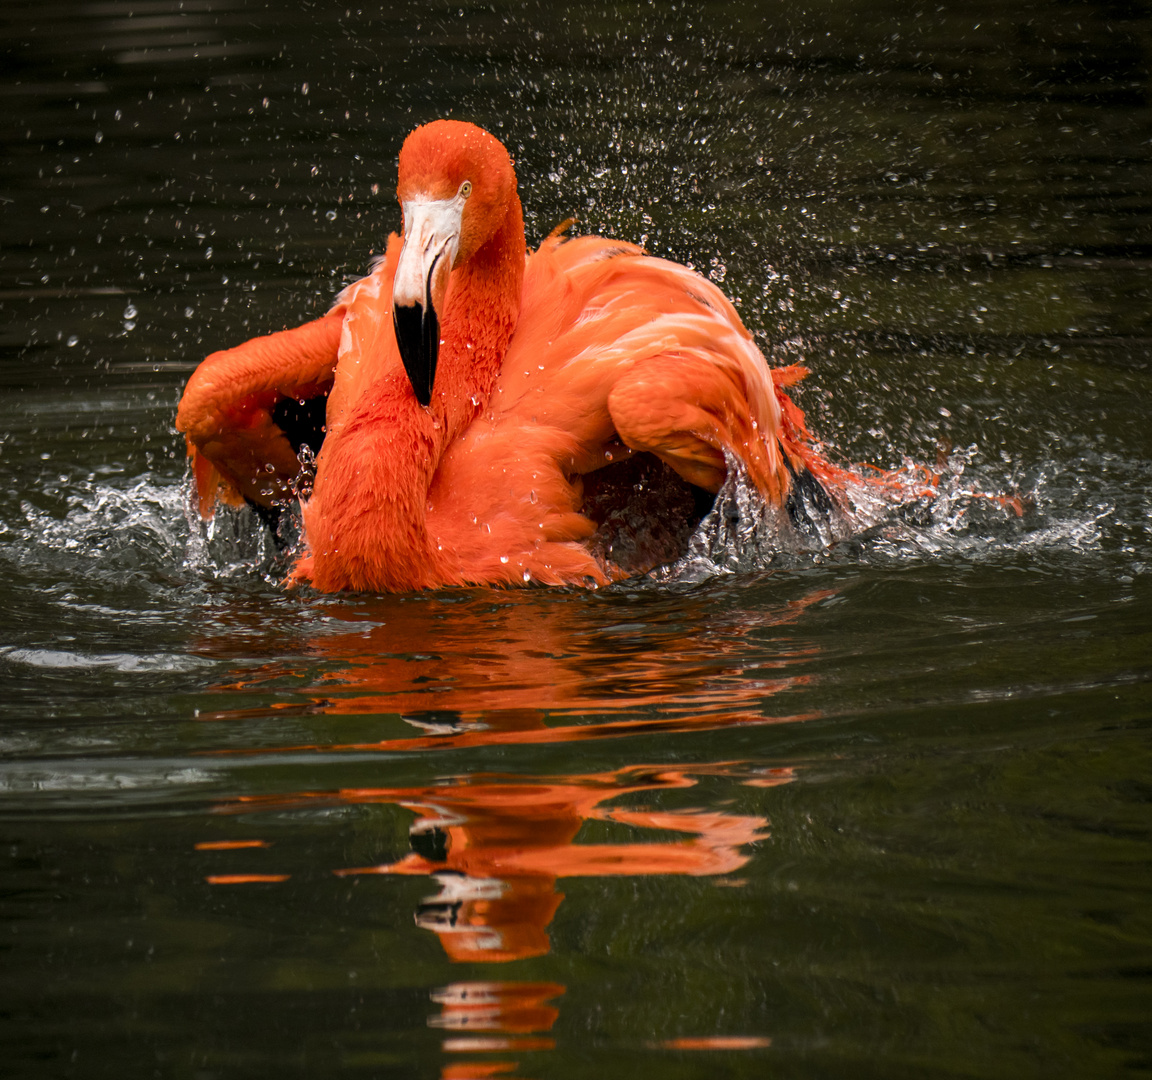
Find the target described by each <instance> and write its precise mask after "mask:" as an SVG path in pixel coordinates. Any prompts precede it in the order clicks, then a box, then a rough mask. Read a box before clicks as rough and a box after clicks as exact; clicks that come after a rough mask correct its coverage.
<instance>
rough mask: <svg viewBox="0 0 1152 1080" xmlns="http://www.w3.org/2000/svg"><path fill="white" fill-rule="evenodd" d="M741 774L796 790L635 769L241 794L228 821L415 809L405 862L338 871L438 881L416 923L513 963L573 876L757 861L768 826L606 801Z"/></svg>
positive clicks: (710, 771)
mask: <svg viewBox="0 0 1152 1080" xmlns="http://www.w3.org/2000/svg"><path fill="white" fill-rule="evenodd" d="M705 775H720V776H731V777H733V778H735V779H738V780H741V781H742V782H744V783H753V784H755V785H756V786H767V785H775V784H783V783H787V782H788V781H789V780H791V779H792V771H791V770H790V769H763V768H761V769H755V768H752V767H749V766H747V765H739V764H718V765H710V766H709V765H705V766H692V767H689V768H687V769H681V768H667V767H653V766H645V765H636V766H630V767H627V768H623V769H618V770H615V771H613V772H604V773H591V774H587V775H573V776H565V777H527V778H525V777H514V776H508V777H504V776H493V775H487V776H486V775H477V776H473V777H467V778H463V779H458V780H455V781H452V782H448V783H443V784H434V785H429V786H424V787H409V788H350V789H344V790H341V791H338V792H302V793H299V794H294V795H287V796H241V797H240V798H239V799H237V800H236V801H235V802H233V803H229V804H226V805H224V806H221V807H220V808H219V809H220V810H221V811H222V812H226V813H227V812H231V813H238V812H245V811H251V810H262V809H273V808H275V809H283V808H285V807H291V806H301V805H307V804H317V803H328V804H334V803H353V804H367V803H392V804H395V805H400V806H404V807H406V808H408V809H410V810H413V811H415V813H416V814H417V820H416V821H415V823H414V824H413V825H412V827H411V829H410V836H411V838H412V847H413V851H412V852H411V853H410V854H409V855H407V856H406V857H404V858H403V859H401V860H399V861H398V862H395V863H386V864H382V865H378V866H365V867H354V868H351V869H340V870H337V871H335V872H336V873H337V874H339V875H341V876H346V875H353V874H406V875H418V876H427V877H431V878H433V879H434V880H435V881H436V883H437V885H438V887H439V892H438V893H437V894H436V895H435V896H431V897H429V898H427V899H426V900H425V901H424V902H423V903H422V904H421V905H420V908H419V910H418V911H417V915H416V922H417V925H419V926H422V927H424V928H425V929H428V930H432V931H433V932H435V933H436V934H437V936H438V937H439V938H440V941H441V944H442V945H443V947H444V950H445V952H446V953H447V954H448V956H449V957H451V959H453V960H456V961H470V962H488V963H491V962H505V961H509V960H521V959H525V958H527V957H531V956H539V955H541V954H543V953H546V952H547V951H548V948H549V940H548V925H549V923H551V921H552V917H553V915H554V914H555V912H556V909H557V907H558V906H559V904H560V901H561V900H562V899H563V894H561V893H560V892H558V891H557V889H556V883H557V881H558V879H560V878H563V877H610V876H611V877H614V876H620V875H649V874H686V875H692V876H704V875H713V874H728V873H731V872H733V871H735V870H738V869H740V868H741V867H742V866H744V865H745V863H747V861H748V859H749V855H748V854H747V852H746V851H745V850H744V849H745V848H746V846H747V845H749V844H752V843H754V842H756V841H758V840H761V839H763V838H764V837H765V836H766V835H767V833H766V832H765V829H766V826H767V824H768V823H767V821H766V820H765V819H764V818H762V817H754V816H750V815H744V814H735V813H730V812H728V811H724V810H716V809H710V810H650V809H635V808H631V809H628V808H622V807H609V806H604V805H602V804H603V803H605V802H607V801H609V800H611V799H616V798H619V797H621V796H626V795H632V794H635V793H638V792H644V791H652V792H655V791H667V790H671V789H677V788H689V787H692V786H693V785H695V784H696V782H697V780H696V778H697V777H701V776H705ZM588 821H604V822H615V823H617V824H620V825H624V826H627V827H630V828H633V829H654V830H660V831H661V832H676V833H681V834H684V839H677V840H659V841H651V842H631V843H596V844H589V843H577V842H576V838H577V833H578V832H579V831H580V829H581V827H582V826H583V825H584V823H585V822H588Z"/></svg>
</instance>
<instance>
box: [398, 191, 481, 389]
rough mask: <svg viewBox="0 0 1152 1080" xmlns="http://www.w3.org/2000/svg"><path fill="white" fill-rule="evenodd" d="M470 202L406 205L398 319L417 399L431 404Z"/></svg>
mask: <svg viewBox="0 0 1152 1080" xmlns="http://www.w3.org/2000/svg"><path fill="white" fill-rule="evenodd" d="M463 212H464V200H463V199H461V198H460V197H457V198H455V199H410V200H408V201H407V202H405V203H404V246H403V247H402V248H401V249H400V261H399V262H398V263H397V264H396V277H395V279H394V281H393V285H392V322H393V325H394V326H395V328H396V344H397V345H398V346H399V347H400V359H401V360H403V361H404V370H405V371H406V372H407V373H408V381H409V382H410V383H411V384H412V391H413V393H414V394H415V395H416V400H417V401H418V402H420V404H421V405H423V406H425V407H427V406H428V405H429V404H430V403H431V401H432V385H433V383H434V382H435V380H436V358H437V356H438V354H439V351H440V315H439V312H442V311H443V310H444V297H445V296H446V295H447V292H448V277H449V275H450V274H451V271H452V264H453V263H454V262H455V260H456V252H457V249H458V248H459V246H460V222H461V218H462V216H463Z"/></svg>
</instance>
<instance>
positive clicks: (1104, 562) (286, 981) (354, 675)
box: [0, 0, 1152, 1078]
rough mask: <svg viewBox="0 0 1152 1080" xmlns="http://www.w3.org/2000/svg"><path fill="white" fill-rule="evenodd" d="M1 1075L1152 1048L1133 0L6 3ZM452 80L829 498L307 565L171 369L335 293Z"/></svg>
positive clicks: (1127, 1056) (413, 1070) (467, 1073)
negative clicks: (316, 577) (734, 309)
mask: <svg viewBox="0 0 1152 1080" xmlns="http://www.w3.org/2000/svg"><path fill="white" fill-rule="evenodd" d="M0 25H2V26H3V33H2V36H0V48H2V50H3V55H4V68H3V74H2V75H0V100H2V101H3V103H4V106H5V107H4V109H3V110H2V112H0V138H2V140H3V143H4V149H5V151H6V153H5V156H4V159H3V163H2V164H0V170H2V175H3V184H2V186H0V309H2V311H3V319H2V320H0V379H2V384H3V387H4V391H3V394H2V396H0V566H2V568H3V573H2V575H0V609H2V610H3V611H4V613H5V623H4V630H3V633H2V634H0V679H2V680H3V688H4V693H3V695H2V698H3V702H2V704H0V841H2V843H0V854H2V855H3V862H2V863H0V867H2V869H0V888H2V893H0V895H2V900H0V911H2V915H0V942H2V944H3V948H4V950H5V959H4V963H3V964H2V965H0V1002H2V1008H0V1032H2V1035H0V1038H2V1043H3V1046H4V1048H5V1050H4V1056H5V1061H6V1065H7V1067H8V1069H9V1070H10V1071H11V1072H12V1073H13V1075H18V1076H28V1077H41V1076H43V1077H58V1076H78V1077H98V1076H124V1075H132V1076H136V1075H158V1076H175V1077H198V1078H207V1077H242V1076H267V1075H268V1074H269V1073H270V1072H272V1071H275V1072H277V1073H278V1074H281V1075H365V1076H405V1077H409V1076H426V1077H445V1078H448V1077H453V1078H463V1077H482V1076H498V1075H510V1076H537V1077H539V1076H557V1077H563V1076H574V1077H584V1076H588V1075H591V1074H593V1073H594V1072H595V1073H596V1074H597V1075H602V1076H605V1077H613V1076H620V1077H635V1076H660V1077H662V1078H663V1077H670V1076H677V1077H678V1076H684V1077H689V1076H692V1077H695V1076H709V1077H711V1076H745V1075H747V1076H761V1075H765V1074H768V1073H779V1074H781V1075H787V1076H841V1075H844V1074H846V1073H849V1074H852V1075H856V1076H872V1075H875V1076H885V1077H888V1076H909V1077H912V1076H923V1075H956V1076H989V1077H992V1076H1013V1077H1015V1076H1021V1075H1037V1074H1041V1073H1044V1074H1047V1075H1056V1076H1086V1075H1093V1076H1095V1075H1101V1076H1103V1075H1131V1074H1139V1073H1141V1072H1147V1071H1149V1070H1152V1040H1150V1039H1149V1035H1148V1030H1149V1029H1148V1024H1147V1018H1148V1016H1149V1014H1150V1013H1152V993H1150V992H1149V972H1150V971H1152V920H1150V917H1149V911H1150V910H1152V907H1150V905H1149V877H1148V865H1149V857H1150V853H1152V852H1150V847H1152V845H1150V829H1152V813H1150V810H1149V780H1148V778H1149V776H1150V775H1152V773H1150V764H1152V762H1150V757H1152V755H1150V752H1149V750H1150V742H1149V721H1150V719H1152V695H1150V693H1149V688H1148V686H1149V683H1148V680H1149V671H1150V665H1149V657H1150V656H1152V633H1150V630H1152V619H1150V614H1152V602H1150V601H1152V597H1150V589H1149V584H1148V582H1149V577H1148V568H1149V565H1150V563H1152V509H1150V507H1152V503H1150V501H1149V476H1150V475H1152V472H1150V469H1152V426H1150V424H1149V417H1150V415H1152V414H1150V411H1149V400H1150V397H1149V390H1150V385H1149V383H1150V379H1152V374H1150V365H1149V357H1150V355H1152V354H1150V342H1152V326H1150V312H1152V283H1150V276H1149V274H1150V266H1152V263H1150V262H1149V252H1150V251H1152V231H1150V217H1149V206H1152V200H1150V195H1152V156H1150V153H1149V145H1150V140H1152V123H1150V117H1152V113H1150V110H1149V103H1148V86H1149V83H1148V56H1149V41H1150V34H1152V22H1150V21H1149V19H1148V17H1147V16H1146V15H1145V14H1143V13H1139V12H1135V10H1133V11H1132V12H1130V11H1127V10H1125V9H1121V8H1116V7H1114V6H1109V5H1103V4H1099V5H1095V4H1079V3H1078V4H1072V3H1068V4H1063V3H1024V2H1018V3H1013V4H1009V5H1006V6H1005V5H990V4H981V3H957V4H950V5H945V7H944V8H943V9H941V10H939V11H937V10H928V9H924V10H921V11H914V10H909V9H907V7H906V6H905V5H896V4H892V5H876V4H871V3H870V4H863V3H861V4H854V3H847V4H845V3H836V4H832V3H828V4H821V3H813V4H810V5H808V6H807V7H806V8H805V9H804V10H800V11H792V10H785V9H784V8H781V7H778V6H771V7H769V6H765V5H757V4H751V3H748V4H744V3H727V4H723V5H720V4H714V5H696V6H691V5H688V6H682V7H681V6H672V5H668V6H664V5H659V6H642V5H604V4H599V5H598V4H592V5H584V6H583V7H581V9H580V10H579V12H576V11H575V10H573V11H571V12H568V13H564V12H562V11H557V12H555V13H552V14H549V13H547V12H545V11H541V10H537V9H536V8H534V7H531V6H528V5H523V4H519V3H502V2H499V3H495V4H487V5H467V6H463V7H461V6H460V5H458V4H455V5H444V4H433V5H428V4H419V5H417V4H398V5H393V6H391V7H388V8H387V9H384V10H381V9H377V8H370V9H363V10H361V9H358V8H355V7H348V6H346V5H343V4H340V5H337V4H329V3H322V2H318V3H312V4H307V5H267V4H266V5H259V6H257V5H251V4H246V3H238V2H233V0H195V2H194V0H183V2H181V0H150V2H148V3H146V4H136V5H132V4H121V3H113V2H103V0H101V2H90V3H58V2H54V0H49V2H40V3H35V4H33V3H24V2H19V0H18V2H10V3H9V4H8V5H6V7H5V9H4V11H3V13H2V14H0ZM440 115H453V116H456V117H459V118H463V119H470V120H474V121H476V122H478V123H481V124H483V125H484V126H486V127H488V128H489V129H490V130H492V131H494V132H495V133H497V134H498V135H499V136H500V137H501V138H502V139H504V140H505V141H506V143H507V144H508V146H509V147H510V149H511V150H512V152H513V155H514V157H515V159H516V162H517V168H518V171H519V175H520V182H521V189H522V196H523V199H524V202H525V209H526V220H527V227H528V231H529V240H530V242H536V241H538V240H539V239H540V238H542V237H543V236H544V235H546V234H547V233H548V232H549V231H550V230H551V229H552V228H553V227H554V225H556V224H557V223H558V222H559V221H561V220H563V219H564V218H566V217H569V216H571V215H573V214H575V215H576V216H577V217H578V218H579V223H578V225H577V229H578V230H587V231H597V232H605V233H611V234H614V235H618V236H621V237H623V238H627V239H633V240H639V241H641V242H643V243H645V244H646V245H647V246H648V247H649V249H650V250H652V251H653V252H654V253H657V254H660V255H665V256H670V257H673V258H676V259H678V260H680V261H684V262H689V263H691V264H692V265H694V266H695V267H697V268H698V269H700V270H701V271H702V272H704V273H707V274H708V275H709V276H710V277H712V278H713V279H714V280H716V281H717V282H718V283H719V284H720V285H721V287H723V288H724V289H725V290H726V291H727V292H728V293H729V295H731V296H732V297H733V298H734V300H735V301H736V302H737V303H738V305H739V307H740V310H741V312H742V315H743V316H744V318H745V320H746V322H747V324H748V326H749V327H750V329H752V330H753V332H754V333H755V334H756V335H757V337H758V340H759V341H760V343H761V346H762V347H763V349H764V350H765V352H766V353H767V354H768V355H769V356H770V357H771V358H772V360H773V362H777V363H785V362H795V361H797V360H803V361H804V362H805V363H806V364H807V365H808V366H809V367H810V368H811V369H812V375H811V376H810V378H809V379H808V380H807V382H806V383H805V384H804V385H803V386H802V387H800V388H799V389H798V392H797V399H798V401H799V402H800V404H801V405H802V407H803V408H805V409H806V410H807V412H808V415H809V421H810V424H811V426H812V427H813V428H814V429H815V430H816V431H817V432H818V433H819V434H820V435H821V436H822V437H823V439H824V440H825V441H826V443H827V445H828V451H829V453H830V454H831V455H832V456H834V457H836V459H837V460H840V461H843V462H851V461H864V462H874V463H876V464H879V465H882V466H887V467H892V466H898V465H899V464H900V463H901V461H902V460H903V459H904V458H905V457H908V458H911V459H913V460H919V461H925V462H928V463H929V464H933V465H934V464H935V463H936V462H937V460H938V459H939V460H945V459H949V458H950V460H951V463H952V464H951V470H952V475H953V476H954V477H955V479H954V480H953V481H952V483H953V486H954V487H955V488H956V489H958V490H959V489H965V490H975V491H979V492H984V493H992V494H1003V495H1011V496H1018V497H1019V498H1020V499H1021V505H1022V506H1023V508H1024V511H1025V512H1024V514H1023V516H1020V517H1017V516H1016V515H1015V514H1014V513H1011V512H1006V511H1005V510H1004V509H1003V508H1002V507H1001V506H1000V505H998V504H997V503H995V502H994V501H992V500H981V499H976V500H973V499H969V498H957V499H955V500H947V501H945V502H944V503H942V504H941V507H939V508H938V509H937V511H936V512H935V514H932V513H926V514H922V515H920V516H915V515H913V516H910V517H909V516H906V517H903V518H895V519H892V520H889V521H887V522H885V523H883V524H882V525H880V526H879V527H877V528H875V529H873V530H872V531H870V532H868V533H866V534H865V535H863V536H861V537H859V538H857V539H855V540H854V541H852V542H850V543H844V544H841V545H838V546H836V547H834V548H832V549H830V550H828V551H825V552H822V553H819V554H816V555H807V556H803V557H792V558H790V559H787V560H780V559H778V560H769V561H764V560H760V562H759V563H758V565H757V567H756V568H755V569H749V568H747V567H745V568H744V569H743V571H742V572H740V573H736V574H725V575H719V576H714V577H712V578H709V579H707V580H703V581H698V582H695V583H688V582H683V581H682V582H679V583H675V582H654V581H645V582H633V583H627V584H624V585H621V586H617V587H613V588H611V589H607V590H602V591H599V592H591V593H585V592H572V591H563V590H542V589H539V590H524V591H495V590H485V589H471V590H458V591H448V592H442V593H431V594H421V595H409V596H392V597H373V596H353V597H321V596H317V595H315V594H311V593H307V592H303V593H293V592H287V591H285V590H284V589H282V588H281V586H280V584H279V581H280V578H281V576H282V574H283V563H282V562H278V561H277V559H276V558H275V556H274V552H273V551H272V549H271V546H270V545H269V544H268V543H267V542H266V540H265V539H264V538H263V537H261V535H260V533H259V531H258V529H257V528H256V527H255V525H254V523H253V522H251V521H249V520H247V519H244V518H236V519H234V518H229V517H225V516H221V517H220V518H219V519H218V521H217V523H216V525H215V526H214V528H213V530H212V532H211V534H210V535H209V534H207V533H205V532H203V531H202V530H201V529H200V527H199V526H198V525H196V524H195V523H192V524H190V518H189V516H188V512H187V505H188V500H187V481H186V476H185V465H184V456H183V447H182V446H181V443H180V440H179V438H178V437H177V436H176V433H175V432H174V430H173V428H172V417H173V415H174V411H175V405H176V402H177V400H178V398H179V394H180V390H181V387H182V385H183V382H184V380H185V379H186V378H187V376H188V374H189V372H190V371H191V370H192V368H193V367H194V366H195V364H196V363H197V362H198V361H199V359H200V358H201V357H202V356H203V355H205V354H206V353H207V352H209V351H211V350H214V349H217V348H220V347H224V346H227V345H229V344H232V343H235V342H238V341H241V340H243V339H244V338H246V337H248V336H251V335H253V334H256V333H265V332H270V331H273V330H278V329H281V328H282V327H284V326H288V325H294V324H296V323H298V322H300V321H303V320H304V319H307V318H310V317H314V316H316V315H318V314H320V313H322V312H323V311H324V310H325V309H326V308H327V306H328V305H329V304H330V303H331V300H332V298H333V297H334V295H335V294H336V292H337V291H338V290H339V288H340V287H341V285H342V284H343V283H345V282H346V281H348V280H351V279H352V278H354V277H356V276H358V275H359V274H361V273H363V272H364V270H365V269H366V268H367V266H368V263H369V261H370V259H371V256H372V254H373V253H378V252H379V251H380V250H381V249H382V246H383V243H384V241H385V238H386V236H387V233H388V231H390V230H392V229H394V228H396V227H398V224H399V215H398V211H397V209H396V207H395V202H394V196H393V189H394V184H395V158H396V153H397V151H398V148H399V145H400V142H401V141H402V139H403V137H404V135H405V134H406V133H407V132H408V131H409V130H410V129H411V128H412V127H413V126H414V125H415V124H417V123H419V122H422V121H425V120H428V119H431V118H433V117H435V116H440Z"/></svg>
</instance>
